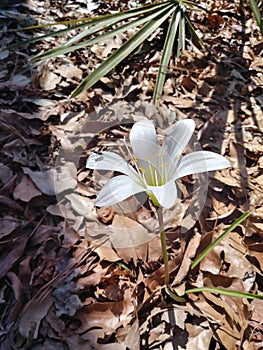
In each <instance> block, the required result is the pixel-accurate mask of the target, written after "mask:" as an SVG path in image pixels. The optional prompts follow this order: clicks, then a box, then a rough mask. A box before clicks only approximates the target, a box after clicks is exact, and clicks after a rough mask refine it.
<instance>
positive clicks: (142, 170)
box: [138, 167, 146, 174]
mask: <svg viewBox="0 0 263 350" xmlns="http://www.w3.org/2000/svg"><path fill="white" fill-rule="evenodd" d="M138 169H139V170H140V172H142V173H144V174H145V173H146V170H145V169H143V168H141V167H138Z"/></svg>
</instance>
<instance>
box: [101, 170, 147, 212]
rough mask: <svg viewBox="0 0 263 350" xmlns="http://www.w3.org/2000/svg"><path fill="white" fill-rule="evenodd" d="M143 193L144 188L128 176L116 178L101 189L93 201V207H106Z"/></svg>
mask: <svg viewBox="0 0 263 350" xmlns="http://www.w3.org/2000/svg"><path fill="white" fill-rule="evenodd" d="M143 191H145V187H143V186H142V185H140V184H138V183H137V182H134V181H133V180H132V179H131V178H129V177H128V176H126V175H120V176H116V177H113V178H112V179H110V180H109V182H107V183H106V185H105V186H104V187H103V188H102V189H101V191H100V192H99V194H98V196H97V199H96V201H95V205H96V206H98V207H107V206H109V205H113V204H116V203H119V202H121V201H123V200H124V199H127V198H128V197H130V196H132V195H134V194H136V193H140V192H143Z"/></svg>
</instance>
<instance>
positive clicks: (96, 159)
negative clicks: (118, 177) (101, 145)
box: [86, 151, 138, 178]
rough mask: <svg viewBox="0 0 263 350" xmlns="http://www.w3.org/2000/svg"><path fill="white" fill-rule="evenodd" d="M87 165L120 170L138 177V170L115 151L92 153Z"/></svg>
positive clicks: (91, 167) (94, 167)
mask: <svg viewBox="0 0 263 350" xmlns="http://www.w3.org/2000/svg"><path fill="white" fill-rule="evenodd" d="M86 167H87V168H89V169H97V170H111V171H119V172H120V173H123V174H125V175H128V176H130V177H133V178H138V174H137V172H136V171H135V170H134V169H133V168H132V166H130V165H129V164H128V163H127V162H126V161H125V160H124V159H123V158H122V157H121V156H120V155H119V154H117V153H114V152H107V151H105V152H102V154H97V153H92V154H91V155H90V156H89V158H88V159H87V163H86Z"/></svg>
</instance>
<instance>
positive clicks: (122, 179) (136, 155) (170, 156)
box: [86, 118, 230, 209]
mask: <svg viewBox="0 0 263 350" xmlns="http://www.w3.org/2000/svg"><path fill="white" fill-rule="evenodd" d="M194 129H195V123H194V121H193V120H191V119H186V120H180V121H178V122H177V123H176V124H174V126H173V127H172V128H171V131H170V133H169V134H168V136H167V137H166V138H165V140H164V142H163V145H162V146H160V145H159V143H158V138H157V135H156V131H155V127H154V125H153V123H152V122H151V121H150V120H148V119H146V118H143V119H141V120H140V121H138V122H136V123H135V124H134V125H133V127H132V129H131V132H130V143H131V147H132V151H133V152H132V153H133V155H132V158H133V159H132V164H133V166H132V165H130V164H129V163H128V162H126V161H125V160H124V159H123V158H122V157H121V156H120V155H118V154H117V153H114V152H107V151H105V152H102V153H101V154H97V153H92V154H91V155H90V156H89V158H88V160H87V164H86V167H87V168H89V169H98V170H111V171H117V172H120V173H122V174H123V175H119V176H116V177H113V178H112V179H110V180H109V181H108V182H107V183H106V185H105V186H104V187H103V188H102V189H101V191H100V192H99V194H98V196H97V199H96V201H95V205H96V206H98V207H102V206H110V205H114V204H116V203H119V202H121V201H123V200H125V199H127V198H129V197H131V196H132V195H135V194H138V193H140V192H146V193H147V194H148V196H149V197H150V199H151V200H152V202H153V204H154V205H155V206H156V207H159V206H162V207H164V208H166V209H169V208H171V207H172V206H173V205H174V204H175V202H176V198H177V189H176V183H175V181H176V180H177V179H179V178H181V177H183V176H186V175H190V174H197V173H202V172H208V171H213V170H220V169H224V168H227V167H229V166H230V163H229V161H228V160H227V159H226V158H224V157H223V156H221V155H219V154H217V153H214V152H210V151H196V152H192V153H189V154H187V155H185V156H183V157H182V158H180V156H181V154H182V152H183V150H184V149H185V147H186V146H187V144H188V142H189V140H190V138H191V136H192V134H193V132H194Z"/></svg>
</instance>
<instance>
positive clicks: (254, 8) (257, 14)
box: [249, 0, 263, 35]
mask: <svg viewBox="0 0 263 350" xmlns="http://www.w3.org/2000/svg"><path fill="white" fill-rule="evenodd" d="M249 3H250V6H251V9H252V12H253V13H254V16H255V18H256V21H257V24H258V26H259V29H260V32H261V34H262V35H263V21H262V17H261V14H260V11H259V8H258V4H257V1H256V0H249Z"/></svg>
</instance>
